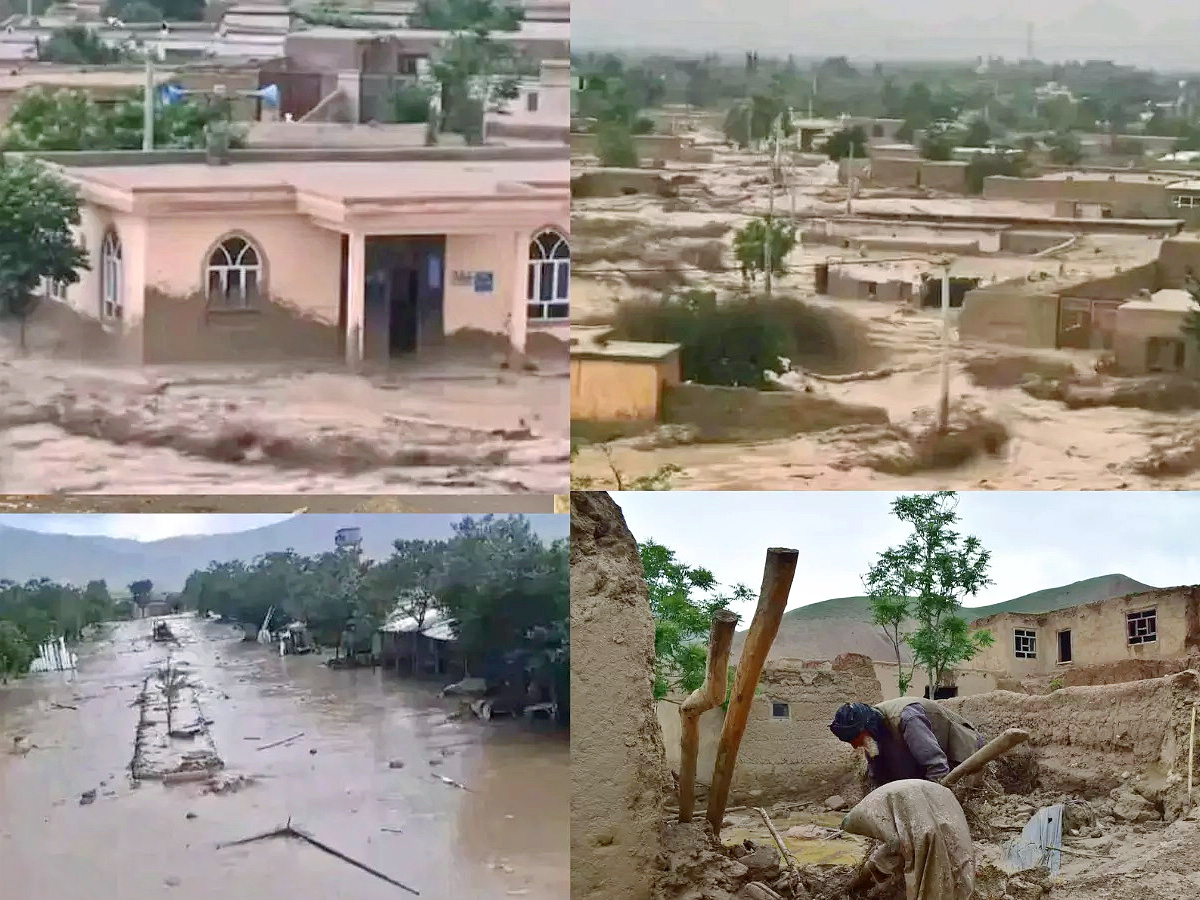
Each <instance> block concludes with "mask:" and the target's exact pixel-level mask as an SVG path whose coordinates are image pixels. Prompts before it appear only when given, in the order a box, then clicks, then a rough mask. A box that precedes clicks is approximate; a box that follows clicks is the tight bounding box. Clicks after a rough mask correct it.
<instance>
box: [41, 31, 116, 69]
mask: <svg viewBox="0 0 1200 900" xmlns="http://www.w3.org/2000/svg"><path fill="white" fill-rule="evenodd" d="M125 58H127V54H126V53H123V52H122V51H121V50H118V49H116V48H115V47H109V46H108V45H107V44H105V43H104V41H102V40H101V39H100V36H99V35H98V34H97V33H96V32H95V31H93V30H92V29H90V28H88V27H87V26H85V25H68V26H66V27H64V28H58V29H55V31H54V32H52V33H51V35H50V39H49V40H47V41H46V43H45V44H42V45H41V47H40V48H39V49H38V59H40V60H41V61H42V62H56V63H65V64H67V65H72V66H84V65H87V66H98V65H105V64H106V63H113V62H120V61H121V60H122V59H125Z"/></svg>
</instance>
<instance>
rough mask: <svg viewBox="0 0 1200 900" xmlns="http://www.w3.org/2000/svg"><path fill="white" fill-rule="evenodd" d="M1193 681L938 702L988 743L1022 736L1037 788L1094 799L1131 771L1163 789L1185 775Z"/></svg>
mask: <svg viewBox="0 0 1200 900" xmlns="http://www.w3.org/2000/svg"><path fill="white" fill-rule="evenodd" d="M1197 700H1200V675H1198V674H1197V673H1196V672H1195V671H1187V672H1181V673H1179V674H1176V675H1169V676H1167V677H1165V678H1152V679H1146V680H1142V681H1133V682H1127V683H1123V684H1112V685H1098V686H1088V687H1072V688H1063V689H1062V690H1058V691H1054V692H1053V693H1051V694H1041V695H1032V696H1031V695H1027V694H1015V693H1010V692H1008V691H994V692H992V693H990V694H977V695H974V696H971V697H963V698H957V699H954V700H948V701H945V702H946V705H947V706H949V707H950V708H952V709H956V710H958V712H960V713H961V714H962V715H963V716H965V717H966V718H967V719H968V720H969V721H971V722H972V723H973V724H974V725H975V726H976V727H978V728H979V729H980V731H981V732H983V734H984V735H985V736H988V737H994V736H995V735H998V734H1000V733H1001V732H1002V731H1004V730H1005V729H1006V728H1023V729H1025V730H1026V731H1028V732H1029V733H1030V740H1029V744H1028V748H1029V751H1028V752H1030V753H1031V754H1032V755H1033V756H1034V757H1035V759H1036V764H1037V770H1038V772H1039V778H1040V781H1041V783H1042V786H1044V787H1047V788H1050V789H1061V790H1067V791H1072V792H1076V793H1078V794H1081V795H1082V796H1084V797H1087V796H1099V795H1101V794H1104V793H1107V792H1108V791H1110V790H1112V789H1113V788H1115V787H1116V786H1117V784H1119V783H1120V781H1121V779H1122V777H1123V773H1125V774H1127V773H1129V772H1131V771H1132V772H1136V773H1140V774H1143V775H1145V776H1147V777H1148V778H1151V779H1154V780H1157V781H1159V782H1161V783H1163V784H1164V785H1166V786H1167V787H1168V788H1169V787H1170V786H1172V785H1178V783H1179V782H1180V781H1181V780H1182V777H1183V776H1186V772H1187V753H1188V729H1189V726H1190V717H1191V709H1192V704H1193V703H1195V702H1196V701H1197Z"/></svg>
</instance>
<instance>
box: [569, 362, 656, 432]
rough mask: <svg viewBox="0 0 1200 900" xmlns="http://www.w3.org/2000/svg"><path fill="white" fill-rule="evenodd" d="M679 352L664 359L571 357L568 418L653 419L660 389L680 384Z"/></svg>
mask: <svg viewBox="0 0 1200 900" xmlns="http://www.w3.org/2000/svg"><path fill="white" fill-rule="evenodd" d="M679 381H680V378H679V353H678V352H675V353H674V354H672V355H671V357H670V358H668V359H664V360H622V359H589V358H586V357H584V358H580V357H573V358H572V359H571V418H573V419H580V420H583V421H593V422H614V421H623V420H630V419H632V420H644V421H655V420H656V419H658V417H659V413H660V404H661V398H662V393H663V388H664V387H666V386H671V385H677V384H679Z"/></svg>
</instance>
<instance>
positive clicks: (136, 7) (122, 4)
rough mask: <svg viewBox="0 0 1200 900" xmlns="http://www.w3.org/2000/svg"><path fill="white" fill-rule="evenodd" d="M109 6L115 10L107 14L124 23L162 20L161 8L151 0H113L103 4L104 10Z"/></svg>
mask: <svg viewBox="0 0 1200 900" xmlns="http://www.w3.org/2000/svg"><path fill="white" fill-rule="evenodd" d="M110 7H116V11H115V12H112V13H109V15H111V16H113V17H114V18H117V19H120V20H121V21H122V22H125V23H126V24H131V23H133V24H140V23H142V22H151V23H153V22H161V21H163V14H162V10H161V9H160V8H159V7H158V6H156V5H155V4H154V3H153V0H113V2H110V3H108V4H106V5H105V9H106V10H107V9H109V8H110Z"/></svg>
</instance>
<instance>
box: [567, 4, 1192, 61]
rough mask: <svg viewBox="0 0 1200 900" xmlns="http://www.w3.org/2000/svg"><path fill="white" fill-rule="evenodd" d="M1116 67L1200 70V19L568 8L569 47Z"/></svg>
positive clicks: (1090, 8) (827, 7)
mask: <svg viewBox="0 0 1200 900" xmlns="http://www.w3.org/2000/svg"><path fill="white" fill-rule="evenodd" d="M1030 22H1032V23H1033V25H1034V55H1035V56H1036V57H1038V58H1039V59H1043V60H1063V59H1086V58H1099V59H1114V60H1117V61H1118V62H1125V63H1131V64H1136V65H1143V66H1158V67H1167V68H1172V67H1187V68H1196V69H1200V56H1198V55H1197V53H1196V45H1197V39H1198V38H1200V9H1197V8H1196V7H1195V6H1194V4H1188V3H1179V2H1177V0H1003V2H999V0H976V2H974V3H964V2H962V0H903V2H894V0H873V2H871V0H845V2H840V3H839V2H833V0H803V2H796V0H653V2H645V0H572V6H571V44H572V49H573V50H575V51H577V52H578V51H583V50H589V49H597V48H610V49H613V48H626V49H675V50H687V51H689V52H691V53H695V54H701V53H705V52H710V51H718V52H723V51H734V52H741V51H746V50H755V49H757V50H758V51H759V52H760V53H767V54H779V55H786V54H788V53H793V54H795V55H796V56H800V57H808V56H817V57H826V56H849V57H852V58H860V59H868V58H869V59H883V60H887V59H893V60H894V59H974V58H975V57H977V56H988V55H992V56H1004V57H1006V58H1009V59H1016V58H1021V57H1023V56H1024V55H1025V47H1026V26H1027V24H1028V23H1030Z"/></svg>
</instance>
